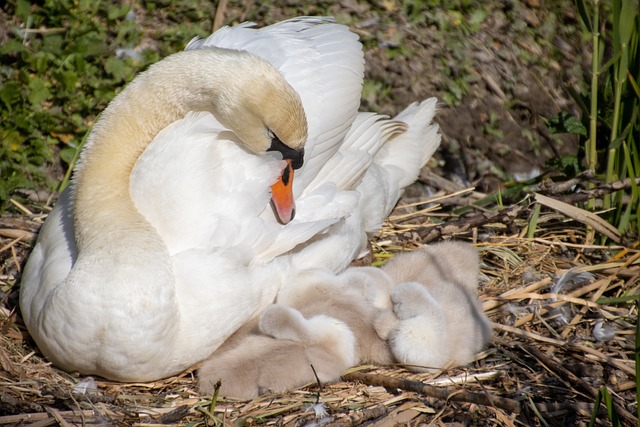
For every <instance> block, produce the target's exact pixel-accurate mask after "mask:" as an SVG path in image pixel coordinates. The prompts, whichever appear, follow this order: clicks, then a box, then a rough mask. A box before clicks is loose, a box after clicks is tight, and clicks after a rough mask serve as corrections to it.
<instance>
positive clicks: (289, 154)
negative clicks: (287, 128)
mask: <svg viewBox="0 0 640 427" xmlns="http://www.w3.org/2000/svg"><path fill="white" fill-rule="evenodd" d="M269 133H270V135H273V137H272V138H271V147H269V149H268V150H267V151H278V152H280V153H282V158H283V159H284V160H291V167H293V168H294V169H300V168H301V167H302V164H303V163H304V148H301V149H299V150H295V149H293V148H291V147H289V146H288V145H286V144H285V143H284V142H282V141H281V140H280V138H278V137H277V136H276V135H275V134H274V133H273V132H272V131H271V130H269Z"/></svg>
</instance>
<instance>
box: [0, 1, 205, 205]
mask: <svg viewBox="0 0 640 427" xmlns="http://www.w3.org/2000/svg"><path fill="white" fill-rule="evenodd" d="M194 3H195V2H193V1H191V2H187V1H182V2H177V5H176V4H174V5H173V6H172V8H171V10H172V11H174V12H175V11H180V10H182V11H183V12H184V13H187V11H188V10H193V11H197V10H207V11H210V10H211V8H210V7H207V8H203V9H201V8H198V7H196V6H197V5H195V4H194ZM145 5H146V6H149V7H153V8H154V10H157V9H160V8H162V7H165V5H163V4H162V2H147V3H145ZM2 7H3V9H4V11H5V13H6V14H7V15H8V16H12V17H13V18H12V20H11V21H10V23H9V25H10V28H9V30H10V33H9V39H8V40H7V41H6V42H5V43H3V44H2V45H0V122H1V123H2V126H1V127H0V210H2V209H3V208H5V207H6V200H7V198H8V197H9V196H10V195H11V194H12V192H13V191H14V190H15V189H16V188H32V189H37V188H42V187H49V188H54V186H55V184H56V183H55V182H51V179H50V178H49V177H48V173H49V169H50V168H51V166H52V165H55V164H56V163H59V162H60V161H61V162H62V164H61V165H60V166H57V169H61V168H65V167H66V166H67V165H68V164H69V162H71V161H72V159H73V158H74V157H75V154H76V151H77V150H78V148H79V145H80V142H81V141H82V139H83V136H84V135H85V133H86V132H87V131H88V129H89V128H90V126H91V125H92V123H93V122H94V121H95V116H96V114H98V113H99V112H100V111H102V109H104V107H105V106H106V105H107V103H108V102H109V101H110V100H111V98H112V97H113V96H114V95H115V93H116V91H117V90H118V89H119V88H120V87H122V86H123V85H124V84H125V83H126V82H128V81H130V80H131V79H132V78H133V76H134V75H135V74H136V73H137V72H138V71H140V70H142V69H143V68H144V67H146V66H147V65H148V64H150V63H152V62H155V61H157V60H158V59H159V58H160V56H164V55H166V54H168V53H170V52H174V51H177V50H180V49H182V48H183V47H184V44H185V43H186V42H188V41H189V40H190V39H191V37H193V36H194V35H196V34H200V35H204V34H206V30H205V28H207V26H208V28H210V25H211V24H210V21H208V22H207V21H206V20H204V19H203V16H202V13H201V12H199V13H195V15H194V16H193V18H194V19H199V21H194V22H197V23H198V25H202V24H205V27H204V28H202V27H198V26H197V25H196V24H189V25H188V26H184V25H175V27H174V28H176V30H175V31H174V32H165V33H164V34H163V36H162V37H163V41H162V42H161V43H159V44H158V45H157V46H154V49H153V50H151V49H149V50H142V49H139V48H138V46H140V45H141V44H142V43H143V35H144V34H145V30H146V29H145V28H144V27H143V25H145V24H146V23H147V21H150V20H151V18H154V17H151V16H146V15H145V13H147V11H146V10H145V9H142V8H139V7H138V8H136V10H135V13H134V12H133V11H132V4H131V3H127V4H120V3H118V2H105V1H99V0H44V1H41V2H37V3H33V2H29V1H26V0H9V1H8V3H7V4H6V5H4V6H2ZM163 18H164V19H170V18H165V17H164V16H163ZM176 19H178V18H177V17H176ZM187 28H188V31H187V30H186V29H187ZM146 32H147V33H148V32H149V30H146Z"/></svg>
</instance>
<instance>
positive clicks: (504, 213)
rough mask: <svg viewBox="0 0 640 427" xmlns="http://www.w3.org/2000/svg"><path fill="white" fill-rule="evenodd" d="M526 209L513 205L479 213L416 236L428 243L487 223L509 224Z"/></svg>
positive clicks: (426, 230) (420, 232)
mask: <svg viewBox="0 0 640 427" xmlns="http://www.w3.org/2000/svg"><path fill="white" fill-rule="evenodd" d="M526 209H528V206H521V205H514V206H511V207H510V208H506V209H503V210H501V211H499V212H480V213H478V214H476V215H472V216H469V217H465V218H460V219H458V220H456V221H449V222H447V223H445V224H440V225H437V226H435V227H429V228H426V229H424V230H419V231H418V235H419V236H420V239H421V240H422V243H429V242H432V241H434V240H436V239H439V238H441V237H442V236H449V235H454V234H460V233H465V232H467V231H469V230H471V229H472V228H474V227H480V226H482V225H485V224H488V223H494V222H495V223H500V224H510V223H511V222H513V221H514V220H515V219H516V218H518V216H519V215H520V214H521V213H522V212H523V211H525V210H526Z"/></svg>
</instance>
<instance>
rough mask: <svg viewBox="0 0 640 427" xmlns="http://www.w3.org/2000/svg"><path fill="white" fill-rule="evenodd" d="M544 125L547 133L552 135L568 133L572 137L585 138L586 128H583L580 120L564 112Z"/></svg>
mask: <svg viewBox="0 0 640 427" xmlns="http://www.w3.org/2000/svg"><path fill="white" fill-rule="evenodd" d="M546 124H547V128H548V129H549V132H551V133H553V134H556V133H570V134H572V135H581V136H585V137H586V136H587V128H585V127H584V124H582V122H581V121H580V119H578V118H577V117H575V116H574V115H572V114H570V113H567V112H566V111H562V112H560V113H558V114H557V115H555V116H553V117H551V118H550V119H549V120H547V122H546Z"/></svg>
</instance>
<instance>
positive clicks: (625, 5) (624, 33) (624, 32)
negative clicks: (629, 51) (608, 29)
mask: <svg viewBox="0 0 640 427" xmlns="http://www.w3.org/2000/svg"><path fill="white" fill-rule="evenodd" d="M634 3H635V4H634ZM637 14H638V4H637V2H635V1H633V0H622V10H621V11H620V43H621V44H624V45H627V44H628V43H629V40H631V35H632V34H633V32H634V21H635V20H636V15H637Z"/></svg>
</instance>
